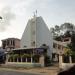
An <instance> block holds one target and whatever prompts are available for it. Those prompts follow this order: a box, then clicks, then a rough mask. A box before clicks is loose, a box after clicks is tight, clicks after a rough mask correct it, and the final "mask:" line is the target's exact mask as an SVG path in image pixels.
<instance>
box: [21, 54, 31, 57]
mask: <svg viewBox="0 0 75 75" xmlns="http://www.w3.org/2000/svg"><path fill="white" fill-rule="evenodd" d="M21 57H23V58H26V57H31V55H30V54H23V55H21Z"/></svg>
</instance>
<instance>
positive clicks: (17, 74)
mask: <svg viewBox="0 0 75 75" xmlns="http://www.w3.org/2000/svg"><path fill="white" fill-rule="evenodd" d="M0 75H40V74H32V73H24V72H16V71H3V70H0Z"/></svg>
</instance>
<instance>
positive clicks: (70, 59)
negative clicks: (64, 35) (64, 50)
mask: <svg viewBox="0 0 75 75" xmlns="http://www.w3.org/2000/svg"><path fill="white" fill-rule="evenodd" d="M69 61H70V63H72V58H71V55H70V56H69Z"/></svg>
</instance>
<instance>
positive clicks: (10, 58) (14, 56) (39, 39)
mask: <svg viewBox="0 0 75 75" xmlns="http://www.w3.org/2000/svg"><path fill="white" fill-rule="evenodd" d="M20 46H21V47H20V48H15V49H12V52H10V53H9V54H8V55H7V60H6V61H7V62H9V63H10V62H12V63H14V62H19V63H20V62H21V63H22V62H23V64H24V63H27V62H30V63H31V64H32V63H33V64H35V63H38V64H41V66H45V64H46V63H47V58H46V56H48V57H49V58H51V57H52V50H53V38H52V35H51V33H50V31H49V29H48V27H47V25H46V24H45V22H44V20H43V18H42V17H37V16H34V17H33V18H32V19H30V20H29V21H28V23H27V25H26V28H25V30H24V33H23V35H22V38H21V43H20Z"/></svg>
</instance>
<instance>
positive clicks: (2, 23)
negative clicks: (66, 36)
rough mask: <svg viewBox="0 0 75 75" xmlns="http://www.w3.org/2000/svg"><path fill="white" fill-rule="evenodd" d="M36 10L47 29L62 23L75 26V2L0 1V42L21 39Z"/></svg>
mask: <svg viewBox="0 0 75 75" xmlns="http://www.w3.org/2000/svg"><path fill="white" fill-rule="evenodd" d="M36 9H37V12H38V13H37V15H38V16H42V17H43V19H44V21H45V22H46V24H47V26H48V27H49V28H50V27H53V26H55V25H60V24H62V23H64V22H70V23H73V24H75V0H0V15H1V16H2V17H3V19H2V20H0V40H2V39H5V38H10V37H15V38H21V36H22V33H23V31H24V29H25V26H26V24H27V21H28V19H30V18H31V17H32V16H33V12H35V10H36ZM6 13H7V14H6ZM0 45H1V41H0Z"/></svg>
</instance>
